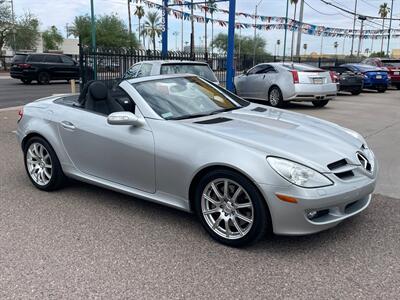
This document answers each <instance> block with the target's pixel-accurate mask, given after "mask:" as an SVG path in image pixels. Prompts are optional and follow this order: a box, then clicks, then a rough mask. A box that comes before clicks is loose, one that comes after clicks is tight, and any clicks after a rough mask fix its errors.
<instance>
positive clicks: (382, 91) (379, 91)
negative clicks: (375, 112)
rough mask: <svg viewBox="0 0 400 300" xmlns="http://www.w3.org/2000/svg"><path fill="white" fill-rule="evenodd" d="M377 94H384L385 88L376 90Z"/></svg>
mask: <svg viewBox="0 0 400 300" xmlns="http://www.w3.org/2000/svg"><path fill="white" fill-rule="evenodd" d="M377 91H378V93H384V92H386V88H385V87H380V88H378V89H377Z"/></svg>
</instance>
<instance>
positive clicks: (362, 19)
mask: <svg viewBox="0 0 400 300" xmlns="http://www.w3.org/2000/svg"><path fill="white" fill-rule="evenodd" d="M358 19H359V20H360V21H361V28H360V39H359V40H358V49H357V57H360V49H361V39H362V38H363V28H364V21H365V20H366V19H367V17H366V16H361V15H360V16H358Z"/></svg>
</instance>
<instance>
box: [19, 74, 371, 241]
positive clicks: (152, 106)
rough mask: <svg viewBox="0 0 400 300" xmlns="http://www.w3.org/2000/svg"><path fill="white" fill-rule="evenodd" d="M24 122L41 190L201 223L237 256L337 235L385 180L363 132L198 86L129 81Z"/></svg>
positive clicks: (32, 109) (175, 79) (29, 161)
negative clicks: (108, 194) (267, 238)
mask: <svg viewBox="0 0 400 300" xmlns="http://www.w3.org/2000/svg"><path fill="white" fill-rule="evenodd" d="M193 95H195V96H193ZM127 101H128V102H130V103H131V105H130V106H129V107H126V108H124V107H123V106H122V105H120V103H121V102H123V103H124V102H127ZM50 112H51V113H50ZM19 116H20V120H19V123H18V128H17V137H18V140H19V142H20V143H21V146H22V149H23V153H24V162H25V167H26V171H27V175H28V177H29V178H30V180H31V182H32V183H33V185H34V186H35V187H37V188H38V189H41V190H45V191H47V190H53V189H56V188H59V187H61V186H62V184H63V183H64V180H65V178H66V177H72V178H75V179H78V180H81V181H85V182H89V183H92V184H95V185H99V186H102V187H105V188H109V189H112V190H116V191H121V192H123V193H125V194H129V195H132V196H136V197H140V198H143V199H146V200H150V201H154V202H157V203H161V204H165V205H168V206H172V207H175V208H178V209H181V210H184V211H191V212H195V213H196V214H197V216H198V217H199V219H200V222H201V224H202V225H203V226H204V228H205V229H206V231H207V232H208V233H209V234H210V235H211V236H212V237H213V238H215V239H216V240H218V241H220V242H222V243H225V244H228V245H231V246H241V245H246V244H248V243H250V242H254V241H256V240H257V239H258V238H260V237H261V236H262V235H263V233H264V232H265V231H267V230H271V231H273V232H275V233H276V234H289V235H304V234H310V233H315V232H318V231H321V230H325V229H328V228H331V227H333V226H335V225H337V224H339V223H340V222H341V221H343V220H344V219H347V218H349V217H351V216H354V215H356V214H358V213H359V212H361V211H362V210H364V209H365V208H367V206H368V205H369V203H370V201H371V194H372V192H373V190H374V187H375V182H376V178H377V170H378V167H377V162H376V160H375V158H374V154H373V153H372V151H371V150H370V149H369V148H368V146H367V143H366V142H365V140H364V139H363V137H362V136H361V135H359V134H357V133H356V132H354V131H352V130H349V129H346V128H343V127H340V126H338V125H336V124H333V123H329V122H327V121H323V120H319V119H317V118H313V117H310V116H305V115H302V114H298V113H292V112H288V111H284V110H280V109H276V108H271V107H266V106H263V105H259V104H252V103H249V102H247V101H245V100H243V99H241V98H239V97H237V96H236V95H234V94H232V93H230V92H229V91H226V90H225V89H223V88H221V87H220V86H218V85H216V84H213V83H210V82H209V81H207V80H204V79H202V78H200V77H197V76H193V75H161V76H152V77H142V78H136V79H132V80H124V81H123V82H121V83H120V85H119V87H118V91H116V94H113V91H111V92H110V91H108V90H107V88H106V85H105V84H104V83H102V82H99V81H94V82H92V83H91V84H90V85H89V86H88V87H86V89H85V92H83V93H82V94H81V95H80V97H78V96H77V95H64V96H62V95H61V96H60V95H59V96H53V97H48V98H44V99H41V100H38V101H36V102H33V103H30V104H27V105H25V106H24V108H23V110H22V111H20V112H19ZM148 226H151V224H148ZM183 226H184V225H183Z"/></svg>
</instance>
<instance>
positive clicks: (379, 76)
mask: <svg viewBox="0 0 400 300" xmlns="http://www.w3.org/2000/svg"><path fill="white" fill-rule="evenodd" d="M341 66H342V67H346V68H349V69H350V70H352V71H353V72H355V73H358V74H362V75H363V76H364V80H363V86H364V88H365V89H371V90H377V91H378V92H379V93H384V92H385V91H386V90H387V88H388V86H389V85H390V75H389V74H388V72H387V71H385V70H383V69H381V68H377V67H373V66H369V65H365V64H344V65H341Z"/></svg>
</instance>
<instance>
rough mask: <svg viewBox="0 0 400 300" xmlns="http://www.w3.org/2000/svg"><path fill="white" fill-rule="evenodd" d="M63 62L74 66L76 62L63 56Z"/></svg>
mask: <svg viewBox="0 0 400 300" xmlns="http://www.w3.org/2000/svg"><path fill="white" fill-rule="evenodd" d="M61 60H62V62H63V63H64V64H67V65H74V64H75V63H74V61H73V60H72V58H70V57H68V56H61Z"/></svg>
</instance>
